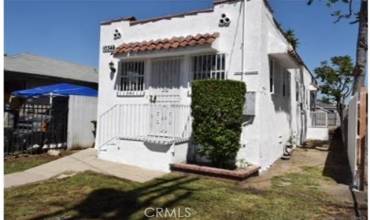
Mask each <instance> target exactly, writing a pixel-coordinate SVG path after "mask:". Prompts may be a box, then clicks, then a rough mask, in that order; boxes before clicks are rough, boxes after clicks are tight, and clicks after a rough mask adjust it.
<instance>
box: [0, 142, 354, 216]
mask: <svg viewBox="0 0 370 220" xmlns="http://www.w3.org/2000/svg"><path fill="white" fill-rule="evenodd" d="M334 150H335V149H333V148H332V146H331V147H330V149H329V152H327V151H322V150H318V149H315V148H299V149H297V150H296V151H295V152H294V154H293V157H292V158H291V160H289V161H283V160H280V161H278V162H277V163H276V164H275V165H274V166H273V167H272V168H271V169H270V170H269V171H267V172H266V173H264V174H263V175H261V176H258V177H254V178H251V179H249V180H247V181H246V182H244V183H242V184H239V183H238V184H236V183H235V182H228V181H222V180H218V179H212V178H204V177H199V176H196V175H183V174H179V173H172V174H168V175H165V176H163V177H161V178H157V179H155V180H152V181H149V182H146V183H136V182H131V181H128V180H123V179H118V178H115V177H111V176H105V175H101V174H97V173H94V172H83V173H78V174H76V175H74V176H71V177H66V178H63V179H50V180H48V181H45V182H42V183H37V184H30V185H25V186H21V187H13V188H10V189H7V190H5V217H6V219H45V218H55V217H58V218H60V219H145V218H146V217H145V216H144V213H146V214H147V215H149V216H156V217H163V215H164V213H163V212H161V211H163V210H166V208H167V209H169V210H170V211H171V210H173V209H172V208H175V210H176V211H175V212H176V215H177V216H176V215H175V214H174V213H172V212H171V213H172V214H171V215H168V213H167V217H168V219H174V218H175V217H179V215H182V216H184V215H185V214H186V213H187V211H189V210H190V213H191V219H212V220H213V219H338V218H341V219H350V218H353V217H354V211H353V204H352V200H351V194H350V192H349V190H348V186H347V185H345V184H342V183H341V182H340V181H339V180H338V179H337V178H336V177H335V175H332V174H335V173H336V172H338V171H337V170H336V171H335V172H333V171H332V170H330V169H331V168H330V167H331V165H330V163H331V162H330V161H328V160H329V159H330V157H331V154H332V151H334ZM31 201H32V202H31ZM147 208H149V209H147ZM156 208H159V210H157V212H154V210H155V209H156Z"/></svg>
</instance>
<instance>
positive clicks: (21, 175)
mask: <svg viewBox="0 0 370 220" xmlns="http://www.w3.org/2000/svg"><path fill="white" fill-rule="evenodd" d="M87 170H91V171H95V172H98V173H102V174H107V175H112V176H115V177H118V178H123V179H128V180H132V181H136V182H146V181H148V180H151V179H154V178H156V177H159V176H162V175H164V174H165V173H163V172H158V171H152V170H145V169H142V168H139V167H135V166H130V165H125V164H119V163H113V162H109V161H104V160H100V159H98V158H97V154H96V150H95V149H92V148H89V149H86V150H82V151H79V152H77V153H74V154H72V155H69V156H66V157H63V158H61V159H58V160H54V161H51V162H49V163H45V164H42V165H40V166H37V167H34V168H31V169H28V170H25V171H23V172H17V173H12V174H7V175H5V178H4V182H5V183H4V187H5V188H9V187H12V186H19V185H24V184H28V183H33V182H38V181H42V180H47V179H49V178H51V177H55V176H58V175H60V174H62V173H65V172H69V171H72V172H82V171H87Z"/></svg>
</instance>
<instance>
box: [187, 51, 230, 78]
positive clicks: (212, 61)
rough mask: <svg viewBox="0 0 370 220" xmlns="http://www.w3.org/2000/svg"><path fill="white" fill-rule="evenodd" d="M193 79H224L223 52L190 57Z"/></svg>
mask: <svg viewBox="0 0 370 220" xmlns="http://www.w3.org/2000/svg"><path fill="white" fill-rule="evenodd" d="M192 72H193V79H194V80H199V79H225V54H208V55H198V56H193V57H192Z"/></svg>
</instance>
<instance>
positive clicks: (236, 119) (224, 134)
mask: <svg viewBox="0 0 370 220" xmlns="http://www.w3.org/2000/svg"><path fill="white" fill-rule="evenodd" d="M245 92H246V86H245V84H244V82H240V81H232V80H196V81H193V83H192V103H191V109H192V116H193V118H194V121H193V136H194V142H195V144H199V145H200V148H199V151H198V153H199V154H200V155H201V156H205V157H206V158H207V159H209V160H210V161H211V162H212V165H213V166H216V167H221V168H226V167H227V166H228V165H229V164H228V162H230V161H231V160H235V157H236V154H237V152H238V150H239V148H240V144H239V141H240V134H241V124H242V111H243V104H244V101H245V100H244V99H245ZM233 165H234V164H233Z"/></svg>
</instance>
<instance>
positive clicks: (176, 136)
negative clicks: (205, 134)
mask: <svg viewBox="0 0 370 220" xmlns="http://www.w3.org/2000/svg"><path fill="white" fill-rule="evenodd" d="M191 123H192V119H191V115H190V106H189V105H180V104H117V105H114V106H113V107H112V108H110V109H109V110H108V111H106V112H105V113H103V114H102V115H100V117H99V124H98V127H99V133H98V135H99V146H103V145H105V144H108V143H109V142H111V141H113V140H115V139H125V140H138V141H145V142H151V143H158V144H172V143H177V142H184V141H187V140H189V138H190V136H191Z"/></svg>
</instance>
